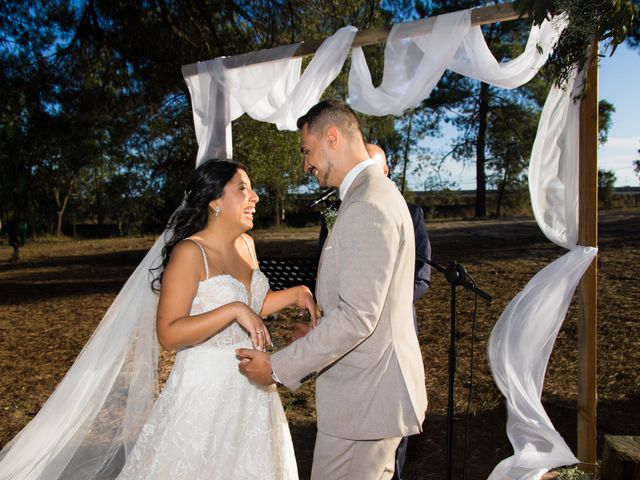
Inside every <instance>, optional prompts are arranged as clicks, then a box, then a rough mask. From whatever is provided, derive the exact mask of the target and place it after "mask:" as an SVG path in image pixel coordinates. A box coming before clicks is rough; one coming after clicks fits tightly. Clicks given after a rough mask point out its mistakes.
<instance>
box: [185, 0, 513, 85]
mask: <svg viewBox="0 0 640 480" xmlns="http://www.w3.org/2000/svg"><path fill="white" fill-rule="evenodd" d="M433 18H436V17H431V19H421V20H415V21H412V22H406V25H407V28H408V29H409V30H410V32H409V35H412V34H424V33H427V32H429V31H430V28H431V24H432V21H433V20H432V19H433ZM517 18H519V15H518V14H517V13H516V11H515V10H514V8H513V4H512V3H505V4H500V5H492V6H489V7H481V8H474V9H473V10H471V25H486V24H489V23H497V22H506V21H509V20H515V19H517ZM390 31H391V26H390V25H389V26H383V27H375V28H370V29H368V30H363V31H359V32H357V33H356V35H355V37H354V39H353V43H352V47H364V46H367V45H376V44H378V43H384V42H385V41H386V40H387V37H388V35H389V32H390ZM323 41H324V40H314V41H304V42H300V43H297V44H291V45H285V46H284V47H276V48H269V49H265V50H259V51H258V52H251V53H243V54H240V55H233V56H229V57H225V59H224V64H225V67H227V68H236V67H240V66H244V65H252V64H255V63H262V62H268V61H275V60H283V59H285V58H291V55H290V53H289V51H290V50H289V49H288V48H287V47H296V50H295V53H294V55H293V57H294V58H295V57H306V56H310V55H313V54H314V53H315V52H316V51H317V50H318V48H319V47H320V45H321V44H322V42H323ZM256 53H259V54H260V59H259V61H257V62H256V61H255V60H254V58H255V55H256ZM197 73H198V64H197V63H191V64H188V65H183V67H182V75H183V77H189V76H191V75H195V74H197Z"/></svg>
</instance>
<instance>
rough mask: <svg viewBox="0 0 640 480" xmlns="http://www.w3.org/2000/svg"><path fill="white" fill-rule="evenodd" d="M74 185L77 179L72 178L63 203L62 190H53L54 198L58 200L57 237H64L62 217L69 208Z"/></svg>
mask: <svg viewBox="0 0 640 480" xmlns="http://www.w3.org/2000/svg"><path fill="white" fill-rule="evenodd" d="M74 183H75V179H74V178H72V179H71V181H70V182H69V189H68V190H67V194H66V195H65V196H64V199H63V200H62V201H60V189H59V188H57V187H56V188H54V189H53V196H54V198H55V200H56V237H61V236H62V215H64V211H65V209H66V208H67V203H69V198H70V197H71V192H72V191H73V185H74Z"/></svg>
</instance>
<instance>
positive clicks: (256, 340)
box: [236, 302, 273, 352]
mask: <svg viewBox="0 0 640 480" xmlns="http://www.w3.org/2000/svg"><path fill="white" fill-rule="evenodd" d="M236 308H237V310H236V321H237V322H238V323H239V324H240V325H241V326H242V327H243V328H244V329H245V330H246V331H247V332H248V333H249V335H250V336H251V342H252V343H253V347H254V348H255V349H256V350H260V351H262V352H264V351H265V346H266V345H270V346H271V345H273V344H272V343H271V335H270V334H269V330H267V326H266V325H265V324H264V322H263V321H262V318H260V316H258V315H257V314H256V312H254V311H253V310H251V309H250V308H249V307H248V306H247V305H246V304H244V303H242V302H237V307H236Z"/></svg>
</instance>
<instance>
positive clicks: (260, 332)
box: [256, 330, 264, 335]
mask: <svg viewBox="0 0 640 480" xmlns="http://www.w3.org/2000/svg"><path fill="white" fill-rule="evenodd" d="M256 333H257V334H258V335H262V334H264V331H262V330H258V331H257V332H256Z"/></svg>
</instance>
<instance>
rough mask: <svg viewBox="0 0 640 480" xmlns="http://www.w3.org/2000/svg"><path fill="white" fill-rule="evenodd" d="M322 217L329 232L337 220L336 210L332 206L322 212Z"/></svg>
mask: <svg viewBox="0 0 640 480" xmlns="http://www.w3.org/2000/svg"><path fill="white" fill-rule="evenodd" d="M322 216H323V217H324V223H325V224H326V225H327V228H328V229H329V231H331V228H333V224H334V223H336V218H338V210H336V209H335V208H334V207H333V206H328V207H327V208H325V209H324V210H322Z"/></svg>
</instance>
